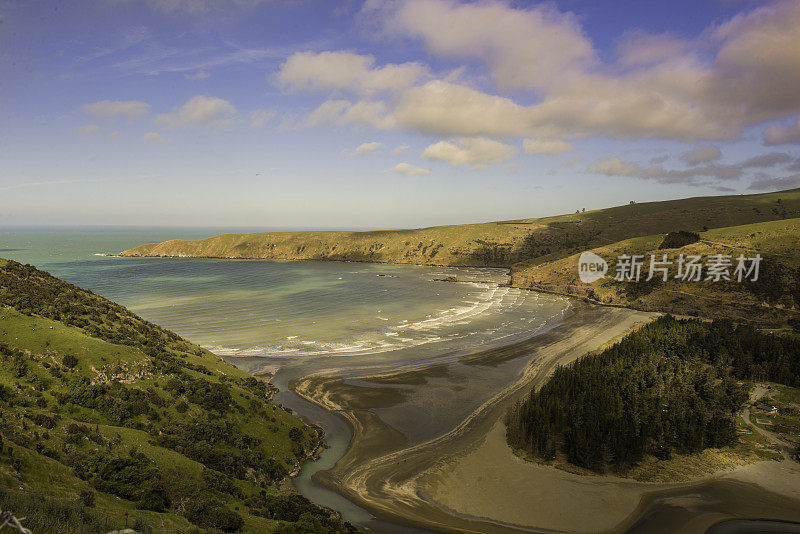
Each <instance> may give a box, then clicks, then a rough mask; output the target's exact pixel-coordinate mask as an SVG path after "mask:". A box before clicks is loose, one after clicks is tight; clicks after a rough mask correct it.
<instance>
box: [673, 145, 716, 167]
mask: <svg viewBox="0 0 800 534" xmlns="http://www.w3.org/2000/svg"><path fill="white" fill-rule="evenodd" d="M721 157H722V151H721V150H720V149H719V147H718V146H716V145H699V146H696V147H694V148H693V149H691V150H689V151H688V152H684V153H683V154H681V159H682V160H683V161H685V162H686V164H687V165H698V164H700V163H708V162H709V161H717V160H718V159H719V158H721Z"/></svg>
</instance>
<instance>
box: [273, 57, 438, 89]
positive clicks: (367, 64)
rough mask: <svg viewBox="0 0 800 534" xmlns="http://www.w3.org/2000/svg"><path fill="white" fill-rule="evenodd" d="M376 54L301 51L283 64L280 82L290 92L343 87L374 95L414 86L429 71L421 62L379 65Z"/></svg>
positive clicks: (278, 75) (279, 74) (279, 72)
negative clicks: (376, 61)
mask: <svg viewBox="0 0 800 534" xmlns="http://www.w3.org/2000/svg"><path fill="white" fill-rule="evenodd" d="M374 64H375V58H374V57H373V56H365V55H359V54H355V53H352V52H346V51H336V52H321V53H315V52H297V53H295V54H292V55H291V56H290V57H289V58H288V59H287V60H286V61H285V62H284V63H283V64H282V65H281V67H280V69H279V70H278V73H277V75H276V79H277V81H278V84H279V85H280V86H281V87H283V88H284V89H286V90H289V91H302V90H342V89H347V90H350V91H353V92H356V93H361V94H370V93H374V92H377V91H389V90H399V89H406V88H408V87H411V86H412V85H413V84H414V83H415V82H416V81H417V80H419V79H421V78H423V77H425V76H426V74H427V69H426V68H425V67H423V66H422V65H420V64H419V63H403V64H401V65H395V64H388V65H385V66H383V67H379V68H375V67H374Z"/></svg>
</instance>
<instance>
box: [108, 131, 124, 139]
mask: <svg viewBox="0 0 800 534" xmlns="http://www.w3.org/2000/svg"><path fill="white" fill-rule="evenodd" d="M121 135H122V134H121V133H119V132H118V131H113V132H111V133H110V134H108V138H109V139H116V138H118V137H119V136H121Z"/></svg>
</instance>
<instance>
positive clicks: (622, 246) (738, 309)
mask: <svg viewBox="0 0 800 534" xmlns="http://www.w3.org/2000/svg"><path fill="white" fill-rule="evenodd" d="M798 235H800V218H794V219H786V220H779V221H768V222H761V223H754V224H747V225H741V226H733V227H726V228H718V229H714V230H709V231H706V232H700V239H701V240H700V242H698V243H693V244H690V245H687V246H685V247H683V248H681V249H675V250H659V248H658V246H659V245H660V243H661V241H662V240H663V238H664V234H656V235H650V236H643V237H636V238H632V239H626V240H623V241H618V242H615V243H611V244H609V245H605V246H602V247H596V248H593V249H591V251H592V252H594V253H595V254H598V255H599V256H601V257H603V258H605V259H607V260H608V261H609V269H610V272H609V273H608V274H607V275H606V277H605V278H604V279H601V280H599V281H597V282H594V283H592V284H584V283H582V282H581V281H580V280H579V279H578V268H577V266H578V257H579V255H580V254H579V253H576V254H572V255H570V256H567V257H565V258H561V259H558V260H554V261H550V262H546V263H527V264H520V265H517V266H514V267H513V268H512V274H511V276H512V285H515V286H519V287H531V288H533V289H539V290H545V291H552V292H556V293H564V294H569V295H574V296H578V297H583V298H591V299H592V300H595V301H598V302H601V303H604V304H616V305H623V306H631V307H634V308H639V309H645V310H653V311H666V312H670V313H673V314H676V315H689V316H695V317H697V316H700V317H728V318H733V319H740V320H759V321H760V322H763V323H772V324H774V325H781V324H785V323H786V321H787V319H789V318H790V317H797V316H798V313H797V311H796V310H795V309H794V307H795V306H796V304H797V303H795V302H794V299H795V298H796V296H795V295H798V294H800V286H798V287H795V286H797V284H798V282H796V281H794V280H793V279H792V278H791V273H792V272H794V271H795V270H796V269H797V268H798V267H800V240H798ZM756 252H758V253H759V254H761V255H762V257H764V258H767V260H768V261H769V262H770V265H767V264H766V263H765V264H763V266H762V270H761V273H760V282H758V283H757V284H753V283H750V282H742V283H735V282H731V283H713V282H682V281H678V280H674V279H670V280H668V281H667V282H666V283H661V282H660V281H659V280H656V282H654V283H649V284H648V283H645V282H644V281H640V282H638V283H628V282H625V283H622V282H616V281H614V280H613V279H612V278H613V277H614V274H615V273H614V271H613V269H614V262H615V261H616V258H617V257H618V256H620V255H622V254H627V255H634V254H640V255H644V256H645V258H646V260H648V261H649V257H650V255H651V254H653V255H656V257H659V258H660V257H661V255H662V254H664V253H667V254H668V257H669V258H671V259H673V260H674V259H675V257H676V256H677V255H678V254H686V255H689V254H693V255H700V256H703V257H707V256H709V255H712V254H727V255H731V256H733V257H734V258H735V257H736V256H737V255H739V254H744V255H745V256H747V257H751V256H753V255H754V254H755V253H756ZM672 269H673V271H672V272H671V274H672V275H674V274H675V273H674V269H675V267H674V266H673V268H672ZM642 272H643V273H646V272H647V266H645V268H644V269H643V271H642ZM776 272H781V273H783V274H780V275H775V273H776ZM771 274H772V275H774V276H772V278H770V275H771ZM793 292H794V293H793Z"/></svg>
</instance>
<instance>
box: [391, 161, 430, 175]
mask: <svg viewBox="0 0 800 534" xmlns="http://www.w3.org/2000/svg"><path fill="white" fill-rule="evenodd" d="M389 171H390V172H396V173H398V174H405V175H406V176H424V175H426V174H430V173H431V171H430V169H423V168H422V167H415V166H414V165H411V164H410V163H398V164H397V165H395V166H394V167H393V168H391V169H389Z"/></svg>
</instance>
